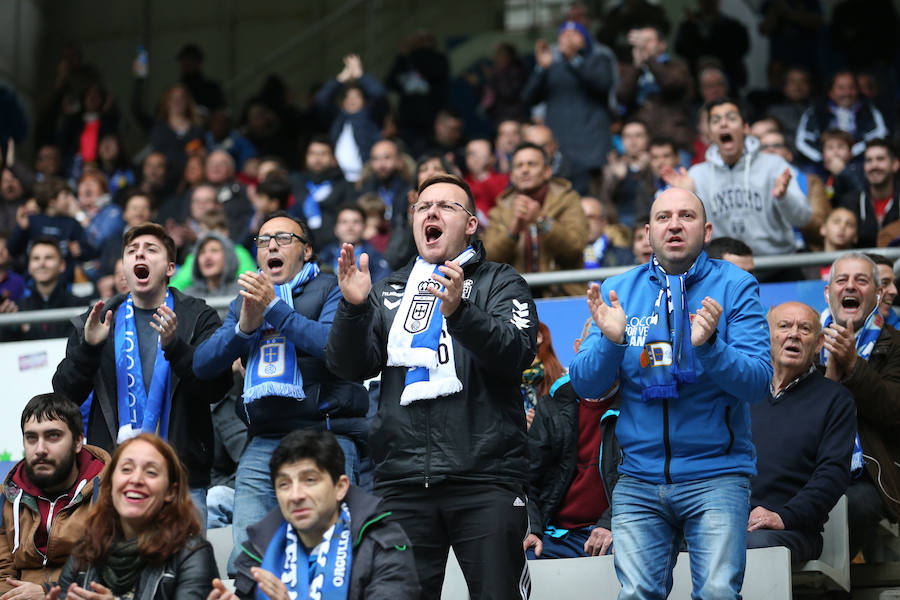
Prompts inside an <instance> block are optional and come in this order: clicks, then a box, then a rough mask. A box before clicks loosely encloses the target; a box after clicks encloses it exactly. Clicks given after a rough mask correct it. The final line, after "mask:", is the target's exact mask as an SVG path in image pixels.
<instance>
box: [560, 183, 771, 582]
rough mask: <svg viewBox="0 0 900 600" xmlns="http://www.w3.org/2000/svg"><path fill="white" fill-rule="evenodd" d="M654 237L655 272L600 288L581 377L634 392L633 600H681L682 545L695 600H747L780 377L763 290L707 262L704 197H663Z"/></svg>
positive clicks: (574, 371)
mask: <svg viewBox="0 0 900 600" xmlns="http://www.w3.org/2000/svg"><path fill="white" fill-rule="evenodd" d="M645 231H646V233H647V235H648V237H649V239H650V246H651V247H652V248H653V256H652V258H651V260H650V262H649V263H647V264H644V265H640V266H638V267H635V268H633V269H631V270H630V271H628V272H626V273H623V274H621V275H617V276H616V277H611V278H609V279H607V280H606V281H604V282H603V287H602V290H601V288H600V287H598V286H597V285H596V284H592V286H591V288H590V289H589V290H588V307H589V309H590V311H591V314H592V316H593V319H594V325H593V326H592V327H591V331H590V333H589V334H588V337H587V339H586V340H585V341H584V343H583V344H582V345H581V348H580V350H579V352H578V354H577V355H576V356H575V358H574V359H573V361H572V363H571V365H570V369H569V373H570V376H571V380H572V385H573V386H574V388H575V391H576V392H577V394H578V395H579V397H581V398H596V397H598V396H600V395H601V394H603V393H604V392H605V391H606V390H608V389H609V387H610V386H611V385H612V384H613V382H614V381H615V380H616V379H618V380H619V381H620V385H621V387H620V389H619V394H620V396H621V400H622V408H621V412H620V414H619V421H618V423H617V425H616V435H617V437H618V439H619V443H620V445H621V447H622V450H623V457H624V458H623V461H622V464H621V465H619V474H620V476H621V478H620V479H619V482H618V484H616V488H615V490H614V491H613V494H612V507H613V518H612V526H613V529H612V531H613V532H614V534H615V545H616V551H615V565H616V575H617V576H618V578H619V581H620V582H621V584H622V592H621V593H620V595H619V600H623V599H635V600H637V599H641V600H647V599H651V598H657V599H659V600H663V599H664V598H666V597H668V594H669V592H670V591H671V585H672V575H671V568H672V566H673V565H674V564H675V559H676V557H677V554H678V550H679V549H680V547H681V542H682V540H686V541H687V545H688V548H689V549H690V553H691V556H690V563H691V578H692V580H693V581H694V582H695V588H694V591H693V593H694V596H693V597H697V598H735V597H737V594H738V593H739V591H740V589H741V584H742V583H743V577H744V565H745V562H746V535H745V534H746V529H747V515H748V513H749V506H748V503H747V499H748V498H749V496H750V481H749V480H750V477H752V476H753V475H755V474H756V461H755V452H754V449H753V444H752V442H751V435H750V404H751V403H754V402H759V401H761V400H763V399H764V398H765V397H766V389H767V388H768V385H769V383H770V381H771V380H772V367H771V365H770V364H769V339H768V335H766V330H767V326H766V319H765V312H764V310H763V307H762V304H761V303H760V300H759V285H758V284H757V282H756V280H755V279H754V278H753V276H752V275H750V274H749V273H747V272H745V271H743V270H742V269H740V268H738V267H736V266H734V265H733V264H731V263H729V262H725V261H719V260H710V259H709V257H708V256H707V255H706V252H705V251H704V250H703V246H704V244H705V243H707V242H709V240H710V238H711V237H712V235H713V227H712V224H710V223H708V222H707V221H706V211H705V210H704V207H703V204H702V203H701V202H700V199H699V198H697V196H696V195H695V194H693V193H692V192H689V191H687V190H683V189H678V188H670V189H668V190H666V191H664V192H663V193H661V194H660V195H659V196H658V197H657V198H656V200H655V201H654V202H653V205H652V207H651V209H650V222H649V224H647V225H646V228H645ZM626 315H627V316H626Z"/></svg>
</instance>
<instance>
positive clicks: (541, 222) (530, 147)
mask: <svg viewBox="0 0 900 600" xmlns="http://www.w3.org/2000/svg"><path fill="white" fill-rule="evenodd" d="M510 181H511V183H512V188H511V189H508V190H507V191H506V192H504V193H503V194H501V195H500V197H499V198H497V205H496V206H495V207H494V208H492V209H491V212H490V213H489V214H488V226H487V229H485V231H484V249H485V252H487V255H488V258H490V259H491V260H494V261H497V262H505V263H509V264H511V265H512V266H514V267H515V268H516V270H517V271H519V272H520V273H535V272H538V271H554V270H565V269H580V268H581V267H582V264H583V263H582V255H583V252H584V248H585V246H586V245H587V233H588V228H587V224H586V222H585V218H584V211H583V210H582V208H581V202H580V200H579V197H578V192H576V191H575V190H573V189H572V185H571V184H570V183H569V182H568V181H566V180H564V179H555V178H551V171H550V164H549V163H548V162H547V155H546V154H544V150H543V149H542V148H540V147H539V146H535V145H534V144H529V143H527V142H525V143H523V144H519V147H518V148H516V151H515V152H514V153H513V170H512V173H511V175H510ZM545 292H546V293H547V294H548V295H556V296H561V295H567V296H577V295H581V294H583V293H584V286H583V285H581V284H580V283H576V284H565V285H562V286H555V287H552V288H547V289H546V290H545Z"/></svg>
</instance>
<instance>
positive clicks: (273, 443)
mask: <svg viewBox="0 0 900 600" xmlns="http://www.w3.org/2000/svg"><path fill="white" fill-rule="evenodd" d="M335 437H336V438H337V441H338V444H340V446H341V450H343V451H344V469H345V472H346V473H347V476H348V477H349V478H350V482H351V483H353V484H355V483H357V482H358V481H359V454H358V453H357V450H356V444H355V443H354V442H353V440H351V439H350V438H346V437H343V436H340V435H338V436H335ZM280 442H281V438H266V437H259V436H256V437H254V438H253V439H251V440H250V443H249V444H247V448H246V449H245V450H244V454H243V455H242V456H241V461H240V463H238V468H237V472H236V473H235V481H234V515H233V521H232V524H231V532H232V539H233V540H234V548H232V550H231V557H230V558H229V559H228V573H229V575H234V561H235V560H237V557H238V555H239V554H240V552H241V544H242V543H243V542H244V541H246V539H247V528H248V527H250V526H251V525H253V524H254V523H258V522H259V521H261V520H262V518H263V517H265V516H266V514H268V512H269V511H270V510H272V509H273V508H275V507H276V506H278V501H277V500H276V499H275V489H274V488H273V487H272V479H271V477H270V476H269V459H271V458H272V453H273V452H274V451H275V448H277V447H278V444H279V443H280Z"/></svg>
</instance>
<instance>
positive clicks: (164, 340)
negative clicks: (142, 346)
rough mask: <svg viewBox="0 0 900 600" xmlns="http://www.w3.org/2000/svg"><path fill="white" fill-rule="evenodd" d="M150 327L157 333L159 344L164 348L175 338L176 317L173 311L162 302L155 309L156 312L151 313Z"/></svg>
mask: <svg viewBox="0 0 900 600" xmlns="http://www.w3.org/2000/svg"><path fill="white" fill-rule="evenodd" d="M150 327H152V328H153V329H154V330H155V331H156V333H158V334H159V345H160V346H161V347H162V349H163V350H165V349H166V348H168V347H169V344H171V343H172V341H173V340H174V339H175V328H176V327H178V317H176V316H175V311H173V310H172V309H171V308H169V307H168V306H166V305H165V304H163V305H162V306H160V307H159V308H157V309H156V313H154V315H153V321H150Z"/></svg>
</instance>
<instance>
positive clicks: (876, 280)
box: [828, 251, 881, 287]
mask: <svg viewBox="0 0 900 600" xmlns="http://www.w3.org/2000/svg"><path fill="white" fill-rule="evenodd" d="M851 258H852V259H854V260H863V261H865V262H867V263H869V264H870V265H872V282H873V283H875V284H876V285H877V286H878V287H880V285H878V284H879V283H880V282H881V277H879V276H878V265H876V264H875V261H874V260H872V259H871V258H870V257H869V256H868V255H867V254H866V253H864V252H855V251H851V252H845V253H844V254H841V255H840V256H839V257H837V259H836V260H835V261H834V262H833V263H831V268H830V269H829V270H828V285H829V286H831V284H832V283H834V266H835V265H836V264H838V263H839V262H841V261H842V260H849V259H851Z"/></svg>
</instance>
